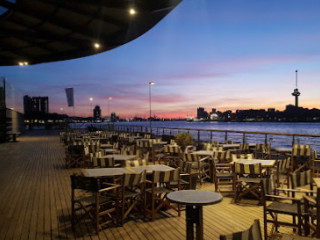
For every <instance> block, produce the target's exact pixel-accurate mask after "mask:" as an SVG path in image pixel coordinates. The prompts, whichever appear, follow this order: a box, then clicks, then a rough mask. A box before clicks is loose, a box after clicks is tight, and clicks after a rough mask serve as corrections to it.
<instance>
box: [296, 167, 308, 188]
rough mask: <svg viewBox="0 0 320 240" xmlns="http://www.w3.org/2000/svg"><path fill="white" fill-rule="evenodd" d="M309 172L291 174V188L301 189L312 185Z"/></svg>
mask: <svg viewBox="0 0 320 240" xmlns="http://www.w3.org/2000/svg"><path fill="white" fill-rule="evenodd" d="M311 173H312V172H311V170H310V169H309V170H307V171H302V172H293V173H292V174H291V184H292V186H291V187H292V188H296V187H302V186H306V185H312V174H311Z"/></svg>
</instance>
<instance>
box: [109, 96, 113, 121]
mask: <svg viewBox="0 0 320 240" xmlns="http://www.w3.org/2000/svg"><path fill="white" fill-rule="evenodd" d="M111 100H112V97H108V116H109V117H110V121H111V116H110V102H111Z"/></svg>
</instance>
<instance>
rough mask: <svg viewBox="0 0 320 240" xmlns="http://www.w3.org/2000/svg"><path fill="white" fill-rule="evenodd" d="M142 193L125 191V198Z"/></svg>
mask: <svg viewBox="0 0 320 240" xmlns="http://www.w3.org/2000/svg"><path fill="white" fill-rule="evenodd" d="M139 195H140V192H136V191H125V192H124V198H135V197H137V196H139Z"/></svg>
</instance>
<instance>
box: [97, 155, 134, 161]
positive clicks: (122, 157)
mask: <svg viewBox="0 0 320 240" xmlns="http://www.w3.org/2000/svg"><path fill="white" fill-rule="evenodd" d="M100 158H114V160H115V161H127V160H132V159H135V158H137V156H136V155H121V154H110V155H105V156H102V157H100Z"/></svg>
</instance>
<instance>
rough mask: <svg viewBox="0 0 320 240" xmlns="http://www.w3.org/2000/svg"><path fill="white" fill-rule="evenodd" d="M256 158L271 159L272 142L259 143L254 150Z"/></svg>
mask: <svg viewBox="0 0 320 240" xmlns="http://www.w3.org/2000/svg"><path fill="white" fill-rule="evenodd" d="M254 156H255V158H260V159H271V144H270V143H268V144H265V143H262V144H261V143H257V144H256V147H255V150H254Z"/></svg>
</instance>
